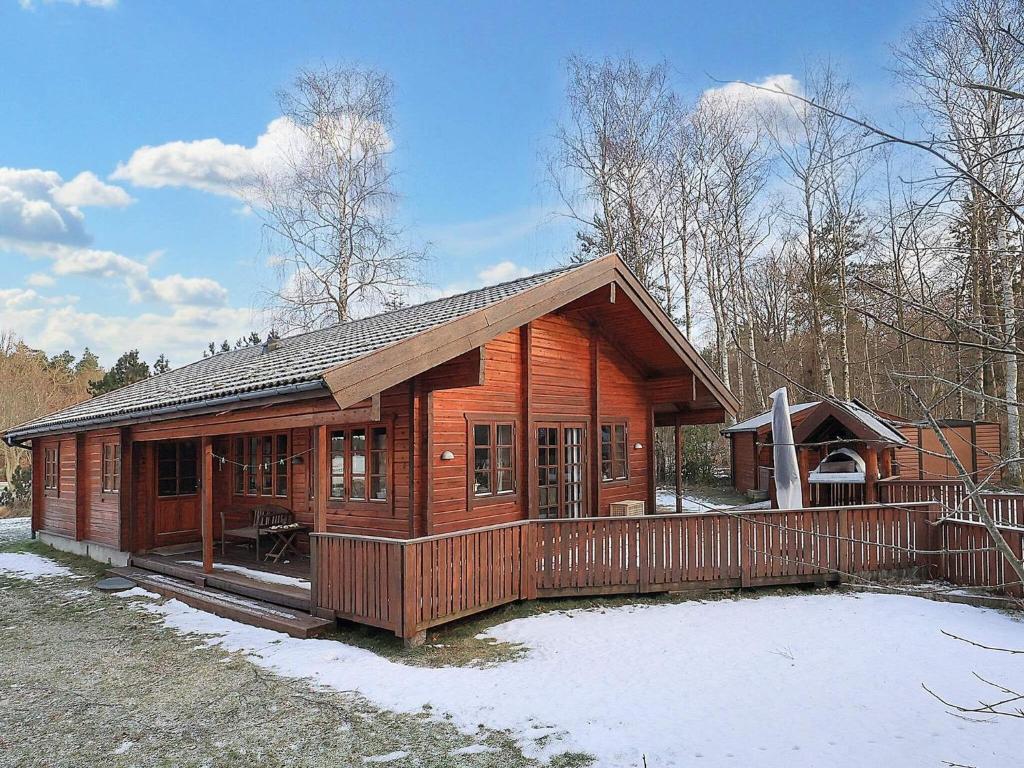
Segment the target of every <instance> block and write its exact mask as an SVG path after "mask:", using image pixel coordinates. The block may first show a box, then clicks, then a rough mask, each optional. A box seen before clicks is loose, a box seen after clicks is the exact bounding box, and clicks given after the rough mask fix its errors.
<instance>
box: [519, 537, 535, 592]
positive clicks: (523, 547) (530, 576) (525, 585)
mask: <svg viewBox="0 0 1024 768" xmlns="http://www.w3.org/2000/svg"><path fill="white" fill-rule="evenodd" d="M536 539H537V534H536V530H535V526H534V524H533V521H531V520H527V521H526V523H525V524H524V525H523V526H522V527H521V528H520V529H519V543H520V549H519V594H520V596H521V597H522V598H523V599H524V600H535V599H536V598H537V549H536Z"/></svg>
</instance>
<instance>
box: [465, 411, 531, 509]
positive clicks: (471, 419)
mask: <svg viewBox="0 0 1024 768" xmlns="http://www.w3.org/2000/svg"><path fill="white" fill-rule="evenodd" d="M519 421H520V420H519V417H518V416H516V415H514V414H508V413H467V414H466V500H467V507H468V508H469V509H472V508H473V507H476V506H487V505H489V504H509V503H518V501H519V492H520V466H519V465H520V457H519V452H520V442H521V436H520V432H519ZM478 426H487V427H489V429H490V440H489V443H488V446H487V447H488V450H489V452H490V465H491V466H490V468H489V469H488V470H487V471H488V473H489V474H490V481H491V490H490V491H489V492H488V493H476V491H475V487H476V472H477V470H476V449H477V445H476V434H475V433H476V427H478ZM499 426H510V427H511V428H512V441H511V443H510V444H509V445H507V446H506V445H501V446H499V445H498V427H499ZM499 447H501V448H506V447H507V448H510V449H511V453H512V465H511V466H510V467H509V468H508V469H509V470H510V471H511V473H512V490H510V491H499V490H498V472H499V467H498V461H497V457H498V448H499ZM503 469H504V468H502V470H503Z"/></svg>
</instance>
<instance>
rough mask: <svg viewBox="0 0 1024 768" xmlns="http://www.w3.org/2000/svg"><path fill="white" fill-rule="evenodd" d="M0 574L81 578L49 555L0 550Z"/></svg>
mask: <svg viewBox="0 0 1024 768" xmlns="http://www.w3.org/2000/svg"><path fill="white" fill-rule="evenodd" d="M0 576H14V577H15V578H19V579H30V580H32V581H34V580H36V579H42V578H46V577H49V576H63V577H65V578H81V577H78V576H75V574H74V572H72V571H71V569H69V568H65V567H64V566H63V565H60V564H59V563H55V562H54V561H53V560H51V559H50V558H48V557H41V556H39V555H35V554H32V553H31V552H0Z"/></svg>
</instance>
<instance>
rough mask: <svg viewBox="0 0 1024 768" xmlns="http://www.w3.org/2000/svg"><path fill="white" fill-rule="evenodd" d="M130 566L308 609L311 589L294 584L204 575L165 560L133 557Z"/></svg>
mask: <svg viewBox="0 0 1024 768" xmlns="http://www.w3.org/2000/svg"><path fill="white" fill-rule="evenodd" d="M131 564H132V565H133V566H135V567H138V568H143V569H145V570H147V571H155V572H156V573H162V574H164V575H166V576H174V577H175V578H178V579H181V580H183V581H188V582H191V583H193V584H195V585H196V586H200V587H202V586H205V587H210V588H211V589H217V590H220V591H222V592H233V593H234V594H236V595H242V596H244V597H251V598H253V599H254V600H260V601H262V602H265V603H273V604H274V605H283V606H285V607H286V608H294V609H295V610H298V611H308V610H309V589H308V588H305V589H304V588H302V587H298V586H293V585H291V584H273V583H270V582H261V581H259V580H257V579H254V578H251V577H249V576H246V575H245V574H242V573H235V572H232V571H223V570H215V571H214V572H213V573H208V574H204V573H203V572H202V571H201V570H199V569H198V568H196V567H195V566H193V565H183V564H181V563H176V562H174V561H173V560H170V559H168V558H166V557H149V556H146V555H132V560H131Z"/></svg>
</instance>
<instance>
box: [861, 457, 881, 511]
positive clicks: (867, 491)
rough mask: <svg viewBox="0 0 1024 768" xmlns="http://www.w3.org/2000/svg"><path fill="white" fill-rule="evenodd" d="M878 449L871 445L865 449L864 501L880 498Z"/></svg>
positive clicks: (872, 502)
mask: <svg viewBox="0 0 1024 768" xmlns="http://www.w3.org/2000/svg"><path fill="white" fill-rule="evenodd" d="M877 483H878V449H877V448H875V447H874V446H873V445H869V446H868V449H867V450H866V451H864V503H865V504H874V503H875V502H876V501H877V500H878V492H877V491H878V485H877Z"/></svg>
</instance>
